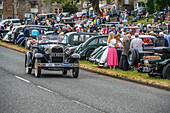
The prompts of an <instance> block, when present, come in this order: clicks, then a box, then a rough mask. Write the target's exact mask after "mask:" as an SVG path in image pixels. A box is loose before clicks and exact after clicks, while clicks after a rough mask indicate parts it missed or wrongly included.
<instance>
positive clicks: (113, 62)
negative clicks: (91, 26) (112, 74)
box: [107, 32, 118, 70]
mask: <svg viewBox="0 0 170 113" xmlns="http://www.w3.org/2000/svg"><path fill="white" fill-rule="evenodd" d="M107 44H108V46H109V48H108V53H107V65H108V66H109V68H110V70H111V69H112V66H113V70H115V67H116V66H117V65H118V59H117V51H116V47H117V44H116V39H114V33H113V32H111V33H109V37H108V41H107Z"/></svg>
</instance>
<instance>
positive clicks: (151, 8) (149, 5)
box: [146, 0, 154, 14]
mask: <svg viewBox="0 0 170 113" xmlns="http://www.w3.org/2000/svg"><path fill="white" fill-rule="evenodd" d="M146 6H147V8H148V11H149V13H151V14H152V13H154V3H153V0H148V1H147V3H146Z"/></svg>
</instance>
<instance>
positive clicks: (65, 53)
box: [25, 35, 80, 78]
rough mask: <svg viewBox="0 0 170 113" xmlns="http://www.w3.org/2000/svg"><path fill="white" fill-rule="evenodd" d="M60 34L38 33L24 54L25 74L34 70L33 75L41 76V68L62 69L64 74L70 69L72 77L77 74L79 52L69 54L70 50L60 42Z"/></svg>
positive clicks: (75, 76)
mask: <svg viewBox="0 0 170 113" xmlns="http://www.w3.org/2000/svg"><path fill="white" fill-rule="evenodd" d="M62 38H63V36H62V35H57V36H56V35H53V36H52V35H48V36H46V35H39V36H37V38H36V40H33V41H34V43H33V45H31V51H30V52H27V53H26V54H25V69H26V73H27V74H31V72H32V69H34V70H35V77H37V78H38V77H40V76H41V70H42V69H44V70H53V71H62V73H63V74H64V75H66V74H67V71H68V70H72V72H73V78H77V77H78V75H79V60H78V59H79V58H80V55H79V54H76V53H74V54H70V53H71V50H70V49H69V48H67V46H65V45H64V44H63V43H62Z"/></svg>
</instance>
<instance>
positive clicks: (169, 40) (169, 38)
mask: <svg viewBox="0 0 170 113" xmlns="http://www.w3.org/2000/svg"><path fill="white" fill-rule="evenodd" d="M164 38H166V39H167V40H168V44H169V47H170V35H165V36H164Z"/></svg>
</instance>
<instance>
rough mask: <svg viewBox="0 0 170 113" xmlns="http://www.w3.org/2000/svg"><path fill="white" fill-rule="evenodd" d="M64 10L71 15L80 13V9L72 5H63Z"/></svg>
mask: <svg viewBox="0 0 170 113" xmlns="http://www.w3.org/2000/svg"><path fill="white" fill-rule="evenodd" d="M62 8H63V11H64V12H69V13H70V14H74V13H76V12H77V11H78V8H77V7H76V6H75V5H71V4H70V3H66V4H63V5H62Z"/></svg>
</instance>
